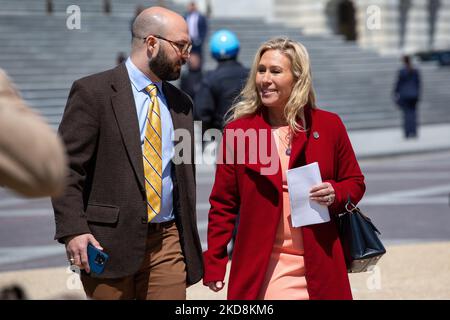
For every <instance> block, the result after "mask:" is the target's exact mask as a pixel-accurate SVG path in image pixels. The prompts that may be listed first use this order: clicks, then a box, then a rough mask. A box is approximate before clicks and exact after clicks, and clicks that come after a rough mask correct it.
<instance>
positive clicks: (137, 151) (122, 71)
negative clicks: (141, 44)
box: [111, 63, 145, 190]
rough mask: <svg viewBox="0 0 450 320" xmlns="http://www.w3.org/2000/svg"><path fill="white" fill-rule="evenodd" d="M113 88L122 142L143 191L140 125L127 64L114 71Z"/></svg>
mask: <svg viewBox="0 0 450 320" xmlns="http://www.w3.org/2000/svg"><path fill="white" fill-rule="evenodd" d="M111 87H112V88H113V90H114V91H115V93H114V94H113V95H112V96H111V103H112V107H113V110H114V114H115V116H116V119H117V124H118V126H119V130H120V133H121V135H122V141H123V144H124V145H125V149H126V151H127V153H128V157H129V159H130V162H131V164H132V166H133V169H134V172H135V174H136V177H137V179H138V181H139V183H140V185H141V187H142V190H145V189H144V188H145V185H144V164H143V162H142V161H143V160H142V148H141V138H140V133H139V123H138V118H137V113H136V106H135V103H134V97H133V92H132V90H131V83H130V79H129V77H128V72H127V70H126V67H125V64H123V63H122V64H120V65H119V66H118V67H117V68H116V69H114V79H113V82H112V85H111Z"/></svg>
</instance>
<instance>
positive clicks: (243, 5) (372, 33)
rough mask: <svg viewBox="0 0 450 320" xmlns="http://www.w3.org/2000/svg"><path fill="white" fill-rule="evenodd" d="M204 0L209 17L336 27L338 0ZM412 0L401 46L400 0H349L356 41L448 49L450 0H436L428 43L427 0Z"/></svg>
mask: <svg viewBox="0 0 450 320" xmlns="http://www.w3.org/2000/svg"><path fill="white" fill-rule="evenodd" d="M175 1H176V2H178V3H183V4H187V3H188V2H190V0H175ZM208 1H209V2H210V4H211V7H212V16H213V17H219V18H220V17H255V18H257V17H259V18H262V19H264V20H266V21H273V22H280V23H285V24H287V25H291V26H296V27H301V28H302V31H303V33H305V34H321V35H328V34H333V33H334V32H335V30H334V27H333V25H334V24H335V23H336V19H333V17H332V14H333V10H335V4H336V3H337V2H338V0H226V1H225V0H198V1H197V3H198V6H199V7H200V9H201V10H202V11H204V12H205V11H206V3H207V2H208ZM410 1H411V7H410V10H409V12H408V19H407V21H406V32H405V36H404V45H403V46H400V43H401V41H400V40H401V37H400V30H401V29H400V11H399V4H400V0H353V3H354V6H355V9H356V23H357V33H358V44H359V45H361V46H362V47H363V48H367V49H373V50H376V51H378V52H380V53H382V54H386V55H398V54H402V53H414V52H418V51H424V50H429V49H450V0H440V8H439V11H438V14H437V22H436V27H435V36H434V42H433V43H432V45H431V47H430V38H429V28H430V26H429V22H428V18H429V13H428V0H410ZM330 4H331V5H330ZM333 4H334V5H333ZM330 13H331V16H330Z"/></svg>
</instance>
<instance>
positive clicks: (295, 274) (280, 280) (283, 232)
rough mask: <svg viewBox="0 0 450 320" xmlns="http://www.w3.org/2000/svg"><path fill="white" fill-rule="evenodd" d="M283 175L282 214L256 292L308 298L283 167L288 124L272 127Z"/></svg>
mask: <svg viewBox="0 0 450 320" xmlns="http://www.w3.org/2000/svg"><path fill="white" fill-rule="evenodd" d="M273 129H274V130H273V137H274V139H275V142H276V144H277V149H278V154H279V157H280V163H281V169H282V176H283V214H282V215H281V218H280V222H279V224H278V229H277V234H276V238H275V243H274V246H273V249H272V253H271V256H270V261H269V266H268V268H267V272H266V276H265V279H264V282H263V285H262V287H261V290H260V292H259V295H258V299H264V300H308V299H309V295H308V291H307V286H306V278H305V264H304V260H303V254H304V250H303V237H302V233H301V230H300V228H293V227H292V223H291V212H290V211H291V210H290V205H289V193H288V188H287V180H286V170H287V169H288V165H289V155H287V154H286V149H287V148H288V146H289V143H288V138H287V135H288V132H289V127H288V126H283V127H278V128H273Z"/></svg>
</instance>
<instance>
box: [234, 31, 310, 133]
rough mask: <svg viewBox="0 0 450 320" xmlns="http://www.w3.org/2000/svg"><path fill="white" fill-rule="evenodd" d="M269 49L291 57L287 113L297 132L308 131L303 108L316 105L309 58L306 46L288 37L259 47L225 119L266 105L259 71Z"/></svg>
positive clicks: (247, 113) (288, 121) (250, 113)
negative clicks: (258, 80) (260, 63)
mask: <svg viewBox="0 0 450 320" xmlns="http://www.w3.org/2000/svg"><path fill="white" fill-rule="evenodd" d="M269 50H278V51H280V52H281V53H282V54H284V55H285V56H286V57H288V58H289V60H290V61H291V71H292V74H293V76H294V82H295V83H294V86H293V88H292V92H291V95H290V97H289V100H288V102H287V103H286V105H285V107H284V116H285V118H286V121H287V123H288V125H289V127H290V129H291V130H292V131H293V132H294V133H296V132H299V131H306V130H307V126H308V124H306V122H305V115H304V108H305V106H307V105H309V106H310V107H311V108H316V96H315V93H314V88H313V83H312V75H311V66H310V60H309V55H308V51H307V50H306V48H305V47H304V46H303V45H302V44H301V43H299V42H296V41H293V40H290V39H288V38H274V39H271V40H269V41H267V42H265V43H263V44H262V45H261V46H260V47H259V49H258V52H257V53H256V56H255V59H254V61H253V65H252V68H251V70H250V75H249V77H248V79H247V83H246V84H245V87H244V89H242V91H241V93H240V94H239V96H238V97H237V98H236V101H238V102H236V103H235V104H234V105H233V106H232V107H231V108H230V110H229V111H228V112H227V113H226V115H225V119H226V120H225V122H226V123H229V122H230V121H233V120H236V119H239V118H243V117H246V116H250V115H254V114H255V113H257V112H258V111H259V110H260V109H261V108H262V107H263V104H262V102H261V98H260V96H259V93H258V89H257V88H256V73H257V70H258V65H259V62H260V60H261V57H262V56H263V54H264V53H265V52H266V51H269ZM298 119H301V120H302V123H303V126H304V127H302V126H300V125H299V124H298V123H297V121H298Z"/></svg>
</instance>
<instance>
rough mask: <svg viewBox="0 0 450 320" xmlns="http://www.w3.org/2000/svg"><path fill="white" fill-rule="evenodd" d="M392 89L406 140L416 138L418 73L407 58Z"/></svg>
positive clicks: (407, 57) (418, 92)
mask: <svg viewBox="0 0 450 320" xmlns="http://www.w3.org/2000/svg"><path fill="white" fill-rule="evenodd" d="M403 63H404V66H403V67H402V68H401V69H400V70H399V72H398V76H397V82H396V84H395V88H394V95H395V102H396V103H397V105H398V106H399V107H400V108H401V110H402V112H403V132H404V136H405V138H406V139H409V138H416V137H417V103H418V102H419V99H420V90H421V88H420V87H421V84H420V72H419V70H417V69H416V68H414V67H413V65H412V63H411V58H410V57H409V56H404V57H403Z"/></svg>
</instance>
